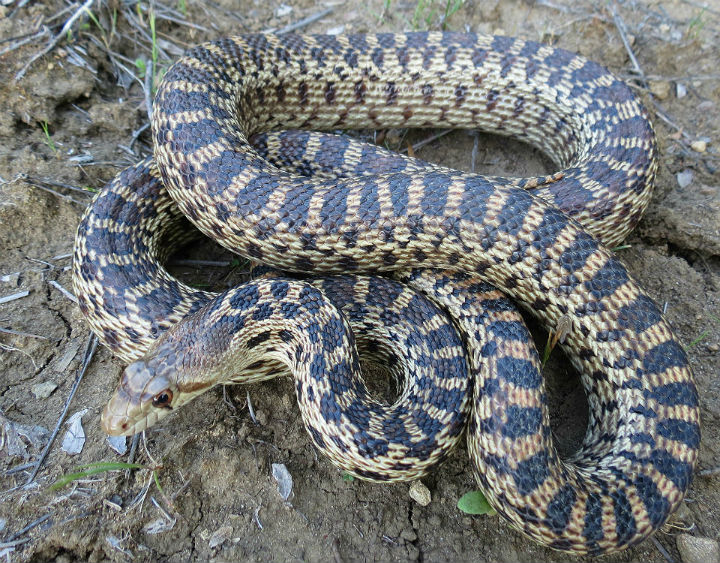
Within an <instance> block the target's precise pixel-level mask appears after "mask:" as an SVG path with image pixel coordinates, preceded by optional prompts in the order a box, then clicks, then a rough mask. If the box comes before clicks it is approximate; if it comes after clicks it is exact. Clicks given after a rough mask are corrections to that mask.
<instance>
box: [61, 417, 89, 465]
mask: <svg viewBox="0 0 720 563" xmlns="http://www.w3.org/2000/svg"><path fill="white" fill-rule="evenodd" d="M88 410H89V409H82V410H80V411H78V412H76V413H75V414H73V415H72V416H71V417H70V418H68V419H67V421H66V422H65V424H66V425H67V426H68V429H67V432H65V436H64V437H63V443H62V450H63V451H64V452H65V453H66V454H69V455H77V454H79V453H80V452H81V451H82V449H83V446H85V430H84V429H83V426H82V417H83V415H84V414H85V413H86V412H88Z"/></svg>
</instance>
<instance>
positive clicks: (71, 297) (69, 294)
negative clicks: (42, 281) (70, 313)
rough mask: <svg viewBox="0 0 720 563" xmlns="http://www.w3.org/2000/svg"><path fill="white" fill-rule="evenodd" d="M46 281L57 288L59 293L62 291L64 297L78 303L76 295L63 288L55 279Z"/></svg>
mask: <svg viewBox="0 0 720 563" xmlns="http://www.w3.org/2000/svg"><path fill="white" fill-rule="evenodd" d="M48 283H49V284H50V285H51V286H53V287H54V288H55V289H57V290H58V291H59V292H60V293H62V294H63V295H64V296H65V297H67V298H68V299H69V300H70V301H72V302H73V303H75V304H77V303H79V302H78V298H77V297H75V296H74V295H73V294H72V293H70V292H69V291H68V290H67V289H65V288H64V287H63V286H61V285H60V284H59V283H58V282H56V281H55V280H50V281H49V282H48Z"/></svg>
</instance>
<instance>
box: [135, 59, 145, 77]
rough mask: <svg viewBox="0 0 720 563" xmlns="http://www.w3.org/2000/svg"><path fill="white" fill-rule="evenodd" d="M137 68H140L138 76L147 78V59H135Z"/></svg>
mask: <svg viewBox="0 0 720 563" xmlns="http://www.w3.org/2000/svg"><path fill="white" fill-rule="evenodd" d="M135 68H137V69H138V76H139V77H140V78H145V73H146V72H147V63H146V62H145V59H141V58H140V57H138V58H137V59H135Z"/></svg>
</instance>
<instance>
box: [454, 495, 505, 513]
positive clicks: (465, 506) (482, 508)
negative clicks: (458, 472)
mask: <svg viewBox="0 0 720 563" xmlns="http://www.w3.org/2000/svg"><path fill="white" fill-rule="evenodd" d="M457 507H458V508H459V509H460V510H462V511H463V512H464V513H465V514H487V515H489V516H492V515H493V514H497V512H495V509H494V508H493V507H492V506H490V503H489V502H488V500H487V499H486V498H485V495H484V494H483V493H482V491H470V492H469V493H465V494H464V495H463V496H461V497H460V500H459V501H458V503H457Z"/></svg>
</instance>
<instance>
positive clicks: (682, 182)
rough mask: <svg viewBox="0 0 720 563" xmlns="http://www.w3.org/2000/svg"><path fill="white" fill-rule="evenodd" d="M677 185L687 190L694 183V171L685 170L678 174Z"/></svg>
mask: <svg viewBox="0 0 720 563" xmlns="http://www.w3.org/2000/svg"><path fill="white" fill-rule="evenodd" d="M676 178H677V183H678V185H679V186H680V187H681V188H687V187H688V186H689V185H690V184H691V183H692V181H693V171H692V170H683V171H682V172H678V173H677V176H676Z"/></svg>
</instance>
